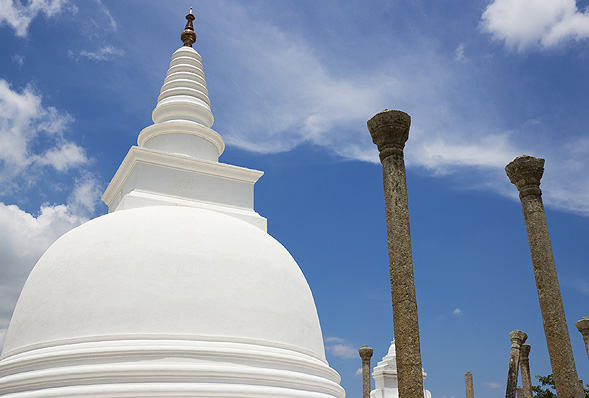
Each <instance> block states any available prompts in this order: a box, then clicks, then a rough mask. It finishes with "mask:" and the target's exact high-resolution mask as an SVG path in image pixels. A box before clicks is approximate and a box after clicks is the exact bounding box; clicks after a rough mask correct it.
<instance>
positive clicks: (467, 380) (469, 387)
mask: <svg viewBox="0 0 589 398" xmlns="http://www.w3.org/2000/svg"><path fill="white" fill-rule="evenodd" d="M464 384H465V386H466V398H474V386H473V383H472V373H470V372H466V373H465V374H464Z"/></svg>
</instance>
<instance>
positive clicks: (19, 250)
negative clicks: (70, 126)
mask: <svg viewBox="0 0 589 398" xmlns="http://www.w3.org/2000/svg"><path fill="white" fill-rule="evenodd" d="M93 184H94V185H95V184H96V182H95V181H94V182H93V181H92V178H91V177H87V179H86V180H84V181H80V182H79V183H78V184H77V185H76V188H75V189H74V192H73V194H72V195H71V197H70V200H69V201H68V203H66V204H58V205H48V204H45V205H43V206H41V208H40V210H39V213H38V214H30V213H27V212H25V211H24V210H22V209H20V208H19V207H18V206H15V205H7V204H4V203H1V202H0V225H2V228H0V331H1V330H2V329H5V328H6V327H7V326H8V323H9V320H10V316H11V314H12V311H13V309H14V306H15V304H16V300H17V298H18V295H19V293H20V291H21V289H22V287H23V285H24V282H25V280H26V277H27V276H28V274H29V273H30V271H31V269H32V268H33V266H34V265H35V263H36V262H37V260H38V259H39V258H40V257H41V255H42V254H43V253H44V252H45V250H47V248H48V247H49V246H50V245H51V244H52V243H53V242H54V241H55V240H56V239H57V238H59V237H60V236H61V235H63V234H64V233H65V232H67V231H69V230H71V229H72V228H74V227H76V226H78V225H80V224H82V223H84V222H86V221H87V220H88V219H89V217H90V216H91V215H92V212H93V208H92V206H91V205H90V204H89V201H88V199H87V196H88V192H89V191H92V189H91V188H88V187H89V186H90V187H91V186H92V185H93ZM97 197H98V196H97ZM96 200H97V199H96ZM90 210H92V211H90ZM2 339H3V336H2Z"/></svg>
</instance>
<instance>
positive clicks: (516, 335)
mask: <svg viewBox="0 0 589 398" xmlns="http://www.w3.org/2000/svg"><path fill="white" fill-rule="evenodd" d="M527 338H528V335H527V334H525V333H524V332H522V331H521V330H514V331H513V332H511V333H509V340H511V350H510V352H509V370H508V371H507V389H506V391H505V398H516V392H517V372H518V370H519V349H520V347H521V345H522V344H523V343H525V342H526V339H527Z"/></svg>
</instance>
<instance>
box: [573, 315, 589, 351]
mask: <svg viewBox="0 0 589 398" xmlns="http://www.w3.org/2000/svg"><path fill="white" fill-rule="evenodd" d="M575 326H576V327H577V329H579V332H581V335H582V336H583V341H584V342H585V349H586V350H587V356H588V357H589V318H587V317H586V316H584V317H583V318H581V319H579V320H578V321H577V322H575Z"/></svg>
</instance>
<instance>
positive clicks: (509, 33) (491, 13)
mask: <svg viewBox="0 0 589 398" xmlns="http://www.w3.org/2000/svg"><path fill="white" fill-rule="evenodd" d="M482 27H483V29H484V30H486V31H487V32H489V33H491V34H492V35H493V37H494V38H496V39H498V40H502V41H504V42H505V44H506V45H507V46H508V47H511V48H517V49H518V50H520V51H521V50H524V49H526V48H529V47H532V46H538V47H541V48H550V47H555V46H557V45H558V44H560V43H561V42H563V41H565V40H570V39H575V40H580V39H586V38H589V14H588V13H587V10H584V11H580V10H579V9H578V8H577V5H576V2H575V0H495V1H493V2H492V3H491V4H489V6H488V7H487V9H486V10H485V11H484V13H483V15H482Z"/></svg>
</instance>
